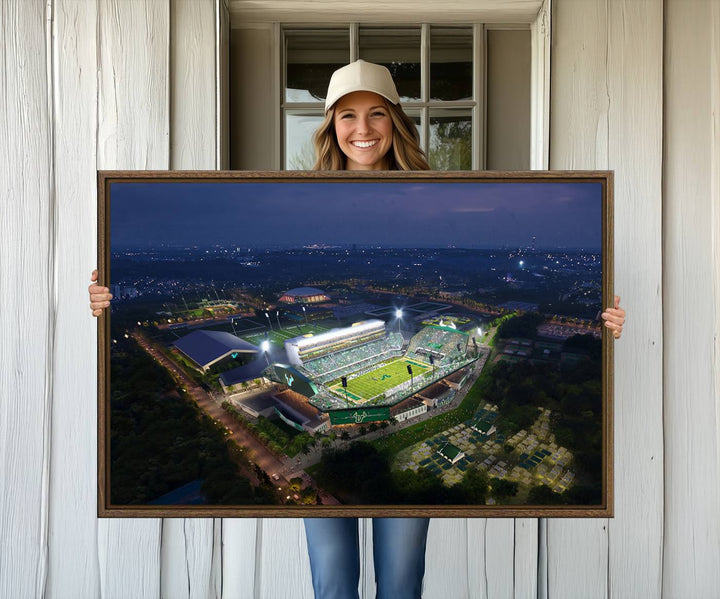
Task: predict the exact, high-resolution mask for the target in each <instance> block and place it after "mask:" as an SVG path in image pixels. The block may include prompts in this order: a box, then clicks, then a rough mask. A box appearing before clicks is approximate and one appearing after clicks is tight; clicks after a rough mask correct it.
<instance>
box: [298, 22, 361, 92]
mask: <svg viewBox="0 0 720 599" xmlns="http://www.w3.org/2000/svg"><path fill="white" fill-rule="evenodd" d="M285 50H286V65H287V66H286V71H285V72H286V83H287V88H286V89H285V101H286V102H318V101H322V100H324V99H325V94H326V93H327V86H328V83H330V76H331V75H332V74H333V71H335V70H336V69H338V68H340V67H341V66H343V65H346V64H347V63H349V62H350V33H349V30H348V29H330V30H323V31H287V32H286V33H285Z"/></svg>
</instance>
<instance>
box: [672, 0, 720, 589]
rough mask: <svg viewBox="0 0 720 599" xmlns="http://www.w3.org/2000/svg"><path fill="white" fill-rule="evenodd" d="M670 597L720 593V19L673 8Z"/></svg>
mask: <svg viewBox="0 0 720 599" xmlns="http://www.w3.org/2000/svg"><path fill="white" fill-rule="evenodd" d="M666 9H667V14H666V18H665V35H666V44H665V89H666V96H665V156H664V165H665V180H664V189H663V192H664V206H663V208H664V212H663V224H664V229H665V240H664V258H665V264H664V274H665V277H664V281H663V295H664V299H665V321H664V335H665V339H666V343H665V401H664V417H665V480H666V485H665V502H666V509H665V552H664V556H663V593H664V595H665V596H666V597H708V598H709V597H718V595H719V594H720V568H719V567H718V564H720V482H718V481H719V480H720V476H719V474H720V449H719V448H720V431H719V429H718V416H719V413H720V388H718V386H717V385H718V370H719V369H720V356H718V353H717V347H718V339H719V338H720V321H719V319H718V309H719V308H718V306H719V305H720V297H718V295H717V291H718V278H717V277H718V263H719V262H720V254H719V253H718V252H719V248H718V238H719V237H720V230H718V228H717V225H718V219H717V214H718V207H719V206H720V193H719V192H720V189H718V177H719V176H720V175H719V174H718V171H717V167H718V160H719V157H718V151H720V127H719V126H718V115H719V114H720V102H719V101H718V100H719V98H718V96H719V95H720V93H719V91H718V88H719V86H720V77H719V75H718V71H717V69H718V45H719V44H720V11H719V10H718V6H717V3H716V2H703V1H689V2H683V1H675V0H669V1H668V2H666Z"/></svg>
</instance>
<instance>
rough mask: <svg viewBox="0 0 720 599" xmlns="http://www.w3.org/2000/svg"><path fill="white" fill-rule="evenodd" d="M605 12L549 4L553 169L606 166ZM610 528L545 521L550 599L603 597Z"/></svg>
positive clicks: (598, 3)
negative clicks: (550, 23)
mask: <svg viewBox="0 0 720 599" xmlns="http://www.w3.org/2000/svg"><path fill="white" fill-rule="evenodd" d="M607 9H608V7H607V2H605V1H604V0H588V1H587V2H573V1H572V0H569V1H568V0H553V3H552V19H553V23H552V47H551V50H550V59H551V69H550V79H551V87H550V168H551V169H606V168H608V136H609V133H608V108H609V103H610V97H609V95H608V89H607V79H608V65H607V54H608V35H607V31H608V15H607ZM626 295H627V293H626ZM626 336H627V335H626ZM624 341H625V339H623V342H624ZM616 365H617V361H616ZM607 525H608V520H607V519H596V520H564V519H550V520H548V521H547V533H546V534H547V545H546V547H547V585H548V586H547V589H548V595H547V596H548V597H550V598H556V597H557V598H567V599H574V598H576V597H583V598H585V599H591V598H597V599H604V598H605V597H607V596H608V593H609V590H608V586H607V585H608V574H607V573H608V536H607Z"/></svg>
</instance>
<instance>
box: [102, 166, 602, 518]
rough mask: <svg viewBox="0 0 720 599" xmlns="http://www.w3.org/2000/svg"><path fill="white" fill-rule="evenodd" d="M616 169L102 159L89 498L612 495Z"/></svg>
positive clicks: (476, 506) (508, 502)
mask: <svg viewBox="0 0 720 599" xmlns="http://www.w3.org/2000/svg"><path fill="white" fill-rule="evenodd" d="M612 182H613V178H612V173H611V172H594V171H593V172H507V173H501V172H471V173H468V172H462V173H461V172H382V173H372V172H369V173H359V172H353V173H317V172H274V173H265V172H219V171H213V172H179V171H176V172H137V171H133V172H108V171H101V172H99V173H98V185H99V189H98V191H99V248H98V259H99V264H100V283H101V284H103V285H106V286H108V287H110V289H111V292H112V293H113V296H114V299H113V300H112V305H111V308H110V309H109V310H106V311H105V314H103V315H102V316H101V318H100V321H99V330H100V335H99V348H98V349H99V373H98V389H99V393H98V396H99V404H98V415H99V418H98V457H99V473H98V474H99V477H98V482H99V484H98V504H99V505H98V508H99V514H100V515H101V516H133V517H135V516H152V517H159V516H163V517H167V516H183V517H188V516H202V517H210V516H212V517H222V516H252V517H272V516H276V517H282V516H287V517H299V516H322V517H333V516H432V517H442V516H453V517H457V516H462V517H470V516H482V517H487V516H502V517H516V516H518V517H538V516H543V517H553V516H573V517H578V516H602V517H609V516H612V513H613V485H612V465H613V435H612V432H613V429H612V405H613V403H612V336H611V335H609V334H608V332H607V329H605V327H603V326H601V325H602V319H601V318H600V314H601V312H602V310H603V307H604V306H605V307H609V306H611V305H612V295H613V286H612V272H613V269H612V264H613V263H612V228H613V227H612V223H613V220H612Z"/></svg>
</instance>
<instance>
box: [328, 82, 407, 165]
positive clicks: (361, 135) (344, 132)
mask: <svg viewBox="0 0 720 599" xmlns="http://www.w3.org/2000/svg"><path fill="white" fill-rule="evenodd" d="M333 123H334V126H335V134H336V135H337V140H338V145H339V146H340V150H342V153H343V154H345V156H346V158H347V160H346V164H345V168H346V169H347V170H349V171H365V170H367V171H377V170H385V169H387V168H388V166H389V160H388V159H387V153H388V152H389V151H390V148H391V147H392V132H393V124H392V120H391V118H390V113H389V111H388V107H387V102H386V101H385V99H384V98H383V97H382V96H380V95H378V94H376V93H373V92H367V91H358V92H352V93H349V94H347V95H345V96H343V97H342V98H340V99H339V100H338V101H337V103H336V104H335V116H334V117H333Z"/></svg>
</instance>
